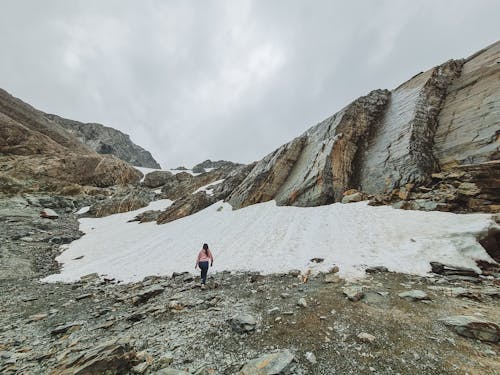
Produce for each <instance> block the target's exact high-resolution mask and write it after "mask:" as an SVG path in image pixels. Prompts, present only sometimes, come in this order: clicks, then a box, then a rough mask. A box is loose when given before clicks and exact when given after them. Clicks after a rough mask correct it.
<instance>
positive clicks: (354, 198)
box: [342, 191, 363, 203]
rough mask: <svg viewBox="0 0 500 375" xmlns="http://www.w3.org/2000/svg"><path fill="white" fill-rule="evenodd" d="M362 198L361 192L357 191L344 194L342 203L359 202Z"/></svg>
mask: <svg viewBox="0 0 500 375" xmlns="http://www.w3.org/2000/svg"><path fill="white" fill-rule="evenodd" d="M362 200H363V194H361V193H360V192H359V191H358V192H356V193H354V194H350V195H345V196H344V197H343V198H342V203H354V202H361V201H362Z"/></svg>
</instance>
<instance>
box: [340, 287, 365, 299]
mask: <svg viewBox="0 0 500 375" xmlns="http://www.w3.org/2000/svg"><path fill="white" fill-rule="evenodd" d="M342 292H343V293H344V294H345V295H346V297H347V298H348V299H349V300H350V301H353V302H356V301H359V300H360V299H362V298H363V296H364V292H363V288H362V287H361V286H359V285H352V286H347V287H345V288H343V289H342Z"/></svg>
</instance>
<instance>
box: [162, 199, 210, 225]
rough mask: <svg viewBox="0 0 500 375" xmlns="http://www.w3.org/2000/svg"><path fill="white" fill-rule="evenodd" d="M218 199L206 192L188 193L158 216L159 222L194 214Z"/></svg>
mask: <svg viewBox="0 0 500 375" xmlns="http://www.w3.org/2000/svg"><path fill="white" fill-rule="evenodd" d="M215 202H216V199H215V198H214V197H212V196H210V195H207V194H205V193H204V192H198V193H196V194H188V195H185V196H184V197H183V198H181V199H179V200H177V201H175V202H174V203H173V204H172V205H171V206H170V207H168V208H167V209H166V210H165V211H163V212H162V213H161V214H160V215H159V216H158V218H157V220H156V221H157V223H158V224H165V223H169V222H171V221H174V220H177V219H180V218H182V217H185V216H189V215H192V214H194V213H196V212H198V211H201V210H203V209H204V208H207V207H208V206H210V205H212V204H214V203H215Z"/></svg>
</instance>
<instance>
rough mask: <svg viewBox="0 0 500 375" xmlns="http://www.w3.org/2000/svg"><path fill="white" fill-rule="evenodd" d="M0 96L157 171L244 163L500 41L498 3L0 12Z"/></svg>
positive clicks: (195, 4) (51, 6)
mask: <svg viewBox="0 0 500 375" xmlns="http://www.w3.org/2000/svg"><path fill="white" fill-rule="evenodd" d="M0 5H1V8H0V46H1V52H0V87H2V88H3V89H5V90H7V91H9V92H10V93H11V94H13V95H15V96H17V97H19V98H20V99H22V100H24V101H26V102H28V103H30V104H31V105H33V106H35V107H37V108H39V109H41V110H43V111H45V112H49V113H55V114H58V115H60V116H63V117H67V118H71V119H74V120H79V121H83V122H99V123H102V124H105V125H107V126H111V127H114V128H116V129H119V130H121V131H123V132H125V133H127V134H130V136H131V137H132V140H133V141H134V142H136V143H137V144H139V145H140V146H142V147H144V148H146V149H147V150H149V151H151V153H152V154H153V156H154V157H155V158H156V159H157V160H158V161H159V162H160V163H161V164H162V165H163V166H168V167H175V166H178V165H187V166H190V165H193V164H195V163H197V162H199V161H202V160H205V159H209V158H210V159H212V160H218V159H226V160H232V161H239V162H245V163H246V162H250V161H253V160H258V159H260V158H262V157H263V156H264V155H266V154H267V153H269V152H271V151H273V150H274V149H275V148H276V147H278V146H279V145H281V144H283V143H285V142H288V141H289V140H290V139H292V138H294V137H296V136H298V135H299V134H301V133H302V132H304V131H305V130H306V129H307V128H309V127H310V126H312V125H314V124H316V123H317V122H319V121H321V120H322V119H324V118H326V117H328V116H329V115H331V114H333V113H335V112H336V111H338V110H339V109H340V108H342V107H343V106H345V105H346V104H348V103H349V102H350V101H352V100H353V99H355V98H357V97H359V96H361V95H365V94H366V93H368V92H369V91H370V90H372V89H376V88H389V89H391V88H394V87H396V86H398V85H399V84H400V83H402V82H403V81H405V80H407V79H409V78H410V77H411V76H413V75H414V74H416V73H418V72H420V71H423V70H426V69H428V68H430V67H432V66H434V65H437V64H440V63H442V62H444V61H446V60H448V59H450V58H461V57H466V56H468V55H470V54H472V53H473V52H475V51H476V50H479V49H481V48H483V47H485V46H487V45H488V44H491V43H493V42H495V41H496V40H498V39H499V38H500V23H499V18H498V16H499V15H500V1H497V0H489V1H488V0H468V1H458V0H449V1H439V0H427V1H403V0H393V1H382V0H378V1H372V0H366V1H352V0H351V1H333V0H330V1H319V0H314V1H306V0H303V1H291V0H283V1H277V0H262V1H239V0H228V1H210V0H203V1H202V0H199V1H194V0H193V1H188V0H182V1H167V0H162V1H160V0H158V1H154V0H136V1H125V0H116V1H109V0H84V1H75V0H71V1H67V0H59V1H49V0H43V1H40V0H31V1H27V0H12V1H10V0H0Z"/></svg>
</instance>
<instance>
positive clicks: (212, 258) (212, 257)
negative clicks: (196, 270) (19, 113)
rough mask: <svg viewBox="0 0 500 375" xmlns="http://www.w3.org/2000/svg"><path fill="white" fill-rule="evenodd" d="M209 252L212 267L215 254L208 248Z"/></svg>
mask: <svg viewBox="0 0 500 375" xmlns="http://www.w3.org/2000/svg"><path fill="white" fill-rule="evenodd" d="M208 254H209V255H210V267H212V266H213V265H214V256H213V255H212V252H211V251H210V250H208Z"/></svg>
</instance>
